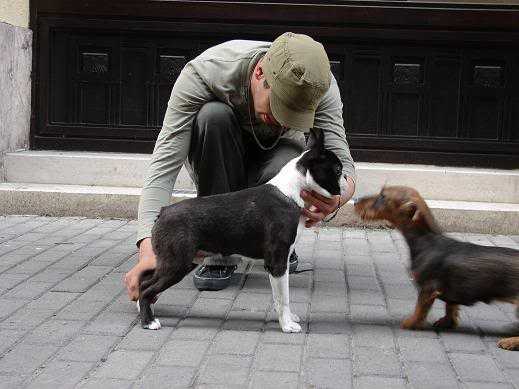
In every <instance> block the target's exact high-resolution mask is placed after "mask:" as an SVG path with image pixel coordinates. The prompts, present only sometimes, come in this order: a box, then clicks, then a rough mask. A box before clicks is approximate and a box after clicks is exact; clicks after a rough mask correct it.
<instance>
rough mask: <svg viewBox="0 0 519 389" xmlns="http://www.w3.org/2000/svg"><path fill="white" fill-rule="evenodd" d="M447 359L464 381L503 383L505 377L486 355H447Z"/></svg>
mask: <svg viewBox="0 0 519 389" xmlns="http://www.w3.org/2000/svg"><path fill="white" fill-rule="evenodd" d="M449 357H450V359H451V361H452V364H453V365H454V368H455V369H456V372H457V373H458V375H459V377H460V378H461V379H462V380H464V381H486V382H488V381H490V382H504V381H506V380H505V377H504V376H503V373H502V371H501V370H499V369H498V367H497V366H496V364H495V362H494V360H493V359H492V358H491V357H489V356H487V355H474V354H458V353H453V354H449Z"/></svg>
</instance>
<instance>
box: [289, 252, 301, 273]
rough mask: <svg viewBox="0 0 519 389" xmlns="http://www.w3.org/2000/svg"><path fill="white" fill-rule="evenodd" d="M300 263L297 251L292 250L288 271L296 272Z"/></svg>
mask: <svg viewBox="0 0 519 389" xmlns="http://www.w3.org/2000/svg"><path fill="white" fill-rule="evenodd" d="M298 263H299V258H298V257H297V254H296V252H295V251H292V254H290V258H289V259H288V272H289V273H294V272H295V271H296V270H297V264H298Z"/></svg>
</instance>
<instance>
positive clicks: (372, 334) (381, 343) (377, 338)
mask: <svg viewBox="0 0 519 389" xmlns="http://www.w3.org/2000/svg"><path fill="white" fill-rule="evenodd" d="M353 346H354V347H378V348H381V349H394V348H395V340H394V337H393V331H392V330H391V328H389V327H386V326H378V325H368V324H358V325H354V326H353Z"/></svg>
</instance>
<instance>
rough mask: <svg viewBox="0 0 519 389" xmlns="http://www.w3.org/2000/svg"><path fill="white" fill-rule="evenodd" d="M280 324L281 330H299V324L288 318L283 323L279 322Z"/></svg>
mask: <svg viewBox="0 0 519 389" xmlns="http://www.w3.org/2000/svg"><path fill="white" fill-rule="evenodd" d="M280 325H281V330H282V331H283V332H301V326H300V325H299V324H297V323H296V322H295V321H290V320H289V321H286V322H284V323H280Z"/></svg>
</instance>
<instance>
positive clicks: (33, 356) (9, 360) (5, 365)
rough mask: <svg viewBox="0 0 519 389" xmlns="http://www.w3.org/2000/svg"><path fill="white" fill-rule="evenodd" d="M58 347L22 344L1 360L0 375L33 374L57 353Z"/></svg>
mask: <svg viewBox="0 0 519 389" xmlns="http://www.w3.org/2000/svg"><path fill="white" fill-rule="evenodd" d="M57 349H58V346H56V345H50V344H49V345H41V346H38V347H34V345H33V344H29V343H27V342H23V341H22V342H21V343H19V344H17V345H16V346H15V347H14V348H13V349H12V350H11V351H9V352H8V353H7V354H6V355H4V356H3V357H2V359H0V373H4V374H21V375H27V374H31V373H32V372H33V371H34V370H35V369H37V368H38V367H39V366H40V365H42V364H43V363H44V362H45V361H46V360H47V358H49V357H50V356H51V355H52V354H54V353H55V352H56V350H57Z"/></svg>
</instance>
